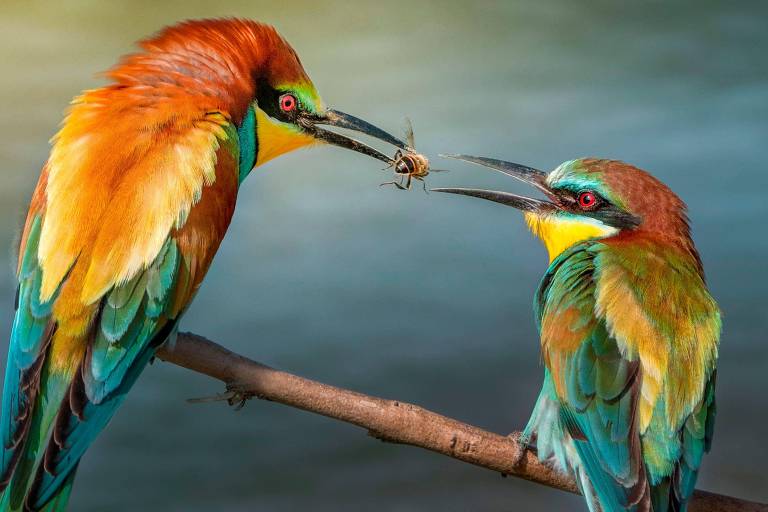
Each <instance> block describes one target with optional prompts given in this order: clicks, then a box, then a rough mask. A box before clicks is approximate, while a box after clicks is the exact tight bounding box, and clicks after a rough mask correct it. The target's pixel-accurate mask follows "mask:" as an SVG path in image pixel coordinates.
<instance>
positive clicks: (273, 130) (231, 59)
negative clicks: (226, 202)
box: [108, 19, 405, 180]
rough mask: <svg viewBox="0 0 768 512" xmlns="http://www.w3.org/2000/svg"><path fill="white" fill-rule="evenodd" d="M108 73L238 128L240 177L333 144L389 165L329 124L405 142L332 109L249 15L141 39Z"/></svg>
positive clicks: (290, 53)
mask: <svg viewBox="0 0 768 512" xmlns="http://www.w3.org/2000/svg"><path fill="white" fill-rule="evenodd" d="M140 46H141V48H142V49H143V50H144V51H143V52H141V53H137V54H133V55H130V56H128V57H126V58H124V59H123V61H122V62H121V63H120V64H119V65H118V66H117V67H115V68H114V69H112V70H111V71H110V72H109V73H108V76H109V77H110V78H112V79H113V80H115V81H116V82H117V83H118V84H119V85H121V86H129V87H134V88H136V89H137V90H138V89H139V88H143V89H144V90H146V91H149V93H148V94H151V96H152V99H153V100H155V101H158V102H159V101H162V102H163V104H164V105H165V107H167V109H169V110H171V109H173V104H174V102H179V103H181V102H186V103H190V101H192V102H195V103H196V104H197V105H198V107H199V108H203V107H204V108H205V109H207V110H211V111H215V112H221V113H222V114H223V115H224V116H225V117H226V118H227V119H231V121H232V122H233V123H234V125H235V126H236V127H237V133H238V138H239V148H240V178H241V180H242V178H244V177H245V176H246V175H247V174H248V173H249V172H250V171H251V169H252V168H253V167H256V166H259V165H262V164H264V163H266V162H268V161H269V160H272V159H273V158H275V157H278V156H280V155H282V154H285V153H288V152H290V151H293V150H295V149H299V148H302V147H306V146H309V145H312V144H317V143H329V144H333V145H336V146H340V147H344V148H347V149H351V150H354V151H357V152H360V153H363V154H366V155H368V156H371V157H373V158H377V159H379V160H382V161H384V162H386V163H391V162H392V159H391V158H390V157H388V156H386V155H384V154H382V153H380V152H379V151H377V150H375V149H373V148H371V147H369V146H368V145H366V144H363V143H362V142H359V141H356V140H354V139H351V138H349V137H346V136H344V135H341V134H339V133H336V132H332V131H329V130H326V129H325V128H323V126H335V127H338V128H344V129H349V130H354V131H357V132H360V133H363V134H366V135H369V136H372V137H374V138H377V139H380V140H382V141H384V142H387V143H389V144H392V145H394V146H396V147H398V148H405V143H404V142H403V141H401V140H400V139H398V138H396V137H394V136H393V135H390V134H389V133H387V132H385V131H383V130H381V129H379V128H377V127H375V126H373V125H371V124H369V123H367V122H365V121H363V120H362V119H358V118H356V117H354V116H351V115H349V114H345V113H343V112H340V111H337V110H334V109H331V108H329V107H327V106H326V105H325V104H324V103H323V101H322V100H321V98H320V95H319V93H318V92H317V89H316V88H315V86H314V84H313V83H312V80H310V78H309V76H308V75H307V73H306V71H305V70H304V68H303V66H302V64H301V61H300V60H299V57H298V55H297V54H296V52H295V51H294V50H293V48H292V47H291V46H290V45H289V44H288V42H287V41H286V40H285V39H283V38H282V36H280V34H279V33H278V32H277V31H276V30H275V29H274V28H273V27H271V26H269V25H265V24H262V23H258V22H255V21H251V20H244V19H209V20H193V21H187V22H183V23H180V24H177V25H174V26H171V27H168V28H165V29H164V30H162V31H161V32H160V33H158V34H156V35H155V36H153V37H151V38H149V39H147V40H144V41H142V42H141V43H140Z"/></svg>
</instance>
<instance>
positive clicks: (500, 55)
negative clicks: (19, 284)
mask: <svg viewBox="0 0 768 512" xmlns="http://www.w3.org/2000/svg"><path fill="white" fill-rule="evenodd" d="M627 4H628V3H627ZM225 15H237V16H244V17H251V18H256V19H260V20H263V21H267V22H270V23H273V24H275V25H276V26H277V27H278V28H279V29H280V31H281V32H282V33H283V34H284V35H285V36H286V37H287V38H288V40H289V41H290V42H291V43H292V44H293V46H294V47H295V48H296V49H297V51H298V52H299V54H300V55H301V57H302V61H303V62H304V64H305V66H306V68H307V70H308V71H309V73H310V75H311V76H312V77H313V80H314V81H315V83H316V85H317V86H318V88H319V89H320V91H321V92H322V93H323V94H324V98H325V100H326V101H327V102H328V103H329V104H331V105H334V106H335V107H337V108H339V109H342V110H345V111H348V112H350V113H354V114H356V115H359V116H361V117H364V118H365V119H368V120H370V121H372V122H374V123H376V124H377V125H380V126H382V127H384V128H386V129H389V130H390V131H394V132H397V131H398V130H399V129H400V127H401V126H402V123H403V118H404V117H405V116H406V115H407V116H409V117H410V118H411V119H412V120H413V123H414V126H415V128H416V136H417V146H418V147H419V149H421V150H422V151H424V152H426V153H428V154H429V155H431V156H435V157H436V154H437V153H439V152H468V153H474V154H480V155H487V156H496V157H500V158H506V159H509V160H514V161H518V162H521V163H526V164H529V165H532V166H537V167H539V168H542V169H550V168H553V167H554V166H555V165H557V164H558V163H560V162H561V161H563V160H567V159H570V158H574V157H579V156H587V155H591V156H602V157H611V158H620V159H624V160H626V161H629V162H631V163H634V164H636V165H638V166H640V167H643V168H645V169H648V170H650V171H651V172H653V173H654V174H656V175H657V176H659V177H660V178H661V179H662V180H664V181H665V182H666V183H668V184H669V185H670V186H671V187H672V188H673V189H674V190H676V191H677V192H678V193H679V194H680V195H681V196H682V197H683V199H684V200H686V201H687V202H688V204H689V206H690V214H691V217H692V220H693V230H694V237H695V240H696V243H697V245H698V247H699V249H700V251H701V253H702V257H703V259H704V263H705V267H706V269H707V272H708V276H709V282H710V285H711V288H712V291H713V293H714V295H715V297H716V298H717V299H718V300H719V301H720V304H721V305H722V308H723V310H724V315H725V317H724V318H725V333H724V336H723V340H722V350H721V362H720V372H719V375H718V378H719V382H718V400H719V404H718V421H717V431H716V437H715V444H714V451H713V453H712V454H710V456H708V457H707V458H706V459H705V463H704V469H703V471H702V474H701V478H700V487H703V488H707V489H709V490H712V491H717V492H723V493H728V494H733V495H738V496H741V497H744V498H751V499H762V500H766V499H767V498H768V495H767V494H766V488H765V474H766V473H768V448H767V447H766V442H765V424H766V420H767V419H768V404H767V402H766V398H765V390H766V388H767V387H768V371H767V370H768V363H767V362H766V361H767V360H768V344H766V342H765V340H766V334H765V333H766V330H768V320H767V319H766V309H765V304H766V299H767V298H768V297H767V296H766V285H768V279H767V276H766V270H765V261H766V254H767V253H768V237H766V236H765V233H766V231H765V226H764V219H765V217H766V215H767V214H768V207H767V206H766V200H765V194H766V191H767V190H768V178H767V177H766V171H767V170H766V167H765V166H766V161H768V144H766V140H768V128H767V127H768V124H767V121H766V119H768V71H767V68H766V57H765V55H766V51H768V31H767V30H766V19H768V4H766V3H765V2H760V1H754V2H728V3H726V2H714V1H698V2H674V3H669V2H656V1H648V2H635V3H633V4H632V5H619V4H618V3H615V2H608V1H591V2H573V1H570V0H546V1H528V2H442V1H441V2H426V1H423V2H414V1H405V2H342V1H336V2H304V1H293V2H276V1H274V2H261V1H229V2H219V3H216V2H199V1H185V2H163V3H162V4H161V3H160V2H137V1H122V2H118V1H112V2H99V1H66V2H47V3H43V2H30V1H9V0H4V1H3V2H2V4H1V5H0V63H2V66H3V70H2V78H0V100H1V101H2V108H0V127H1V128H0V129H1V130H2V137H0V179H1V181H0V183H2V185H1V186H0V215H1V216H2V217H1V218H2V219H3V220H2V222H0V240H1V241H2V244H3V245H5V246H7V247H11V246H12V245H15V242H14V240H15V237H16V236H17V233H18V229H19V226H20V223H21V221H22V217H23V212H24V211H25V209H26V204H27V201H28V199H29V197H30V194H31V191H32V189H33V186H34V183H35V181H36V179H37V175H38V172H39V169H40V167H41V165H42V164H43V162H44V161H45V158H46V156H47V152H48V143H47V140H48V138H49V137H50V136H51V135H53V133H54V132H55V130H56V126H57V124H58V123H59V121H60V119H61V116H62V112H63V110H64V108H65V107H66V105H67V102H68V101H69V100H70V98H71V97H72V96H73V95H75V94H77V93H78V91H80V90H81V89H84V88H90V87H94V86H97V85H99V84H101V83H102V81H101V80H100V79H98V78H94V74H95V73H97V72H98V71H101V70H104V69H106V68H108V67H110V66H111V65H112V64H113V63H114V62H115V60H116V59H117V57H118V56H119V55H121V54H124V53H126V52H130V51H132V49H133V47H132V43H133V41H135V40H136V39H139V38H141V37H143V36H146V35H148V34H150V33H152V32H154V31H156V30H157V29H159V28H160V27H161V26H163V25H166V24H170V23H174V22H176V21H178V20H182V19H185V18H191V17H205V16H225ZM435 166H436V167H443V166H445V167H450V168H451V169H453V171H452V172H451V173H445V174H441V175H436V176H434V179H431V184H432V185H471V186H490V187H497V188H506V189H515V188H516V185H515V184H514V183H510V182H509V180H504V179H503V178H502V177H500V176H497V175H495V174H494V173H491V172H485V171H482V170H479V169H477V168H475V169H472V168H468V167H464V166H461V165H458V164H456V163H455V162H437V161H436V162H435ZM388 177H389V174H388V173H385V172H382V171H380V170H379V167H378V164H377V163H374V162H373V161H371V160H369V159H366V158H365V157H362V156H359V155H356V154H353V153H350V152H345V151H341V150H337V149H331V148H321V149H313V150H309V151H304V152H299V153H296V154H293V155H289V156H287V157H284V158H281V159H279V160H277V161H275V162H272V163H270V164H269V165H267V166H265V167H264V168H261V169H259V170H257V171H256V172H254V173H253V174H252V175H251V177H250V178H249V179H248V180H247V181H246V183H245V184H244V187H243V189H242V191H241V197H240V201H239V206H238V212H237V214H236V216H235V219H234V222H233V225H232V227H231V228H230V232H229V235H228V237H227V239H226V240H225V242H224V244H223V246H222V248H221V250H220V252H219V255H218V256H217V259H216V261H215V263H214V265H213V268H212V270H211V272H210V274H209V276H208V278H207V281H206V284H205V285H204V286H203V288H202V291H201V293H200V295H199V296H198V298H197V300H196V302H195V303H194V305H193V307H192V308H191V310H190V311H189V313H188V315H187V317H186V320H185V322H184V323H183V324H182V328H183V329H187V330H193V331H196V332H199V333H201V334H205V335H207V336H209V337H211V338H212V339H215V340H218V341H219V342H221V343H223V344H225V345H227V346H228V347H230V348H232V349H234V350H236V351H238V352H241V353H243V354H247V355H248V356H251V357H253V358H255V359H257V360H260V361H263V362H266V363H268V364H272V365H276V366H278V367H281V368H285V369H288V370H291V371H294V372H297V373H299V374H301V375H304V376H307V377H311V378H315V379H319V380H321V381H324V382H328V383H332V384H336V385H340V386H346V387H350V388H352V389H355V390H359V391H362V392H366V393H373V394H377V395H381V396H386V397H391V398H397V399H401V400H405V401H411V402H416V403H418V404H420V405H423V406H426V407H428V408H431V409H434V410H437V411H439V412H441V413H444V414H447V415H449V416H453V417H456V418H458V419H461V420H463V421H467V422H470V423H473V424H476V425H479V426H481V427H484V428H487V429H490V430H493V431H496V432H502V433H503V432H508V431H511V430H513V429H518V428H520V427H522V426H523V425H524V423H525V421H526V420H527V418H528V414H529V413H530V410H531V408H532V406H533V402H534V400H535V397H536V394H537V392H538V386H539V384H540V380H541V374H542V369H541V363H540V358H539V352H538V341H537V335H536V332H535V329H534V324H533V320H532V315H531V300H532V297H533V293H534V290H535V288H536V285H537V283H538V280H539V277H540V276H541V275H542V273H543V272H544V270H545V268H546V256H545V253H544V250H543V248H542V247H541V246H540V244H539V243H538V242H536V241H534V240H533V239H532V237H531V236H530V235H529V234H528V233H527V232H526V230H525V227H524V225H523V222H522V221H521V219H520V218H519V216H518V215H516V214H515V213H514V212H512V211H510V210H509V209H505V208H502V207H498V206H496V205H493V204H484V203H482V202H480V201H469V200H462V199H460V198H455V197H444V196H440V195H438V194H432V195H425V194H424V193H422V192H421V191H419V190H414V191H412V192H411V193H397V192H395V191H394V190H392V189H390V188H381V189H380V188H379V187H378V184H379V183H380V182H382V181H385V180H386V179H388ZM0 255H1V256H2V267H3V268H4V269H5V270H4V271H3V272H0V311H1V312H2V313H1V314H0V339H2V343H6V340H7V338H8V332H9V329H10V324H11V319H12V311H13V303H12V301H13V294H14V287H15V284H14V282H13V274H12V270H11V269H12V265H13V264H12V261H13V259H14V258H15V256H13V253H12V251H11V250H9V251H7V252H6V251H4V252H2V253H0ZM2 350H3V351H5V348H4V347H3V348H2ZM219 389H220V388H219V386H218V385H217V383H215V382H213V381H210V380H208V379H206V378H204V377H201V376H198V375H195V374H192V373H190V372H187V371H184V370H181V369H179V368H176V367H173V366H170V365H167V364H155V365H154V366H153V367H151V368H149V369H148V370H147V371H146V373H145V375H144V376H143V377H142V379H141V380H140V382H139V383H138V385H137V386H136V388H135V390H134V392H133V394H132V395H131V397H130V398H129V399H128V400H127V402H126V404H125V405H124V406H123V408H122V410H121V411H120V412H119V413H118V415H117V416H116V418H115V419H114V421H113V422H112V424H111V425H110V427H109V428H108V429H107V430H106V431H105V433H104V434H103V435H102V436H101V437H100V438H99V440H98V441H97V442H96V443H95V445H94V446H93V447H92V449H91V450H90V451H89V452H88V454H87V455H86V456H85V458H84V460H83V463H82V464H81V466H80V474H79V478H78V481H77V483H76V485H75V494H74V498H73V500H72V509H73V510H78V511H91V510H93V511H96V510H110V511H123V510H125V511H128V510H136V509H142V510H184V511H204V510H227V511H240V510H242V511H245V510H297V509H312V510H361V509H362V510H397V511H410V510H513V509H519V510H529V511H536V510H542V511H543V510H570V509H574V508H575V509H579V507H581V506H582V505H580V499H579V498H577V497H574V496H570V495H567V494H564V493H561V492H557V491H553V490H550V489H547V488H544V487H541V486H537V485H534V484H529V483H527V482H523V481H519V480H516V479H506V480H502V479H501V478H500V477H499V475H497V474H494V473H492V472H489V471H485V470H482V469H479V468H475V467H472V466H469V465H467V464H462V463H459V462H456V461H453V460H450V459H448V458H445V457H441V456H438V455H434V454H431V453H428V452H425V451H422V450H418V449H414V448H408V447H400V446H393V445H385V444H382V443H379V442H377V441H374V440H372V439H370V438H369V437H367V436H366V435H365V432H363V431H361V430H359V429H356V428H353V427H351V426H348V425H345V424H342V423H339V422H336V421H332V420H328V419H325V418H321V417H318V416H314V415H310V414H307V413H303V412H300V411H297V410H294V409H291V408H287V407H283V406H280V405H276V404H271V403H264V402H258V401H256V402H251V403H249V404H248V406H247V407H246V408H245V409H244V410H242V411H240V412H238V413H234V412H232V411H231V410H229V409H228V408H227V407H226V406H224V405H222V404H206V405H189V404H187V403H185V401H184V399H185V398H188V397H194V396H201V395H208V394H212V393H213V392H216V391H219Z"/></svg>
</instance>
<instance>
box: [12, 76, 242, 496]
mask: <svg viewBox="0 0 768 512" xmlns="http://www.w3.org/2000/svg"><path fill="white" fill-rule="evenodd" d="M89 94H92V95H94V97H87V98H85V99H81V100H80V101H81V102H83V103H81V104H80V105H77V106H76V107H75V110H74V111H73V113H71V114H70V117H69V118H68V120H67V122H66V124H65V126H64V128H63V129H62V132H60V134H59V135H58V136H57V141H56V145H55V146H54V150H53V151H52V154H51V158H50V159H49V163H48V165H47V166H46V169H44V171H43V174H42V176H41V180H40V182H39V184H38V188H37V190H36V193H35V197H33V201H32V205H31V207H30V214H29V216H28V220H27V226H26V228H25V235H24V237H23V244H22V249H21V251H20V253H21V259H20V265H19V282H20V286H19V301H18V309H17V314H16V318H15V321H14V329H13V334H12V339H11V344H10V351H9V357H8V366H7V368H8V370H7V372H6V381H5V388H4V397H3V417H2V421H1V422H0V429H1V430H2V432H1V434H2V437H3V441H4V445H3V447H2V448H3V449H2V471H3V473H2V485H3V488H5V487H7V489H6V491H5V492H4V494H3V497H2V502H1V503H2V505H4V506H5V505H9V506H10V507H12V508H13V509H14V510H15V509H16V508H18V507H20V506H22V505H26V506H28V507H31V508H33V509H38V508H40V507H42V506H44V505H45V504H46V502H49V501H50V500H52V499H54V498H56V496H57V495H60V493H62V494H66V492H68V488H69V485H70V484H71V478H72V475H73V472H74V469H75V468H76V466H77V464H78V462H79V460H80V457H81V456H82V455H83V453H84V452H85V450H86V449H87V448H88V446H89V445H90V444H91V442H92V441H93V440H94V439H95V437H96V436H97V435H98V433H99V432H100V431H101V430H102V428H103V427H104V426H105V425H106V424H107V422H109V420H110V419H111V417H112V415H113V414H114V412H115V410H116V409H117V408H118V406H119V405H120V404H121V403H122V400H123V399H124V397H125V394H126V393H127V391H128V390H129V389H130V388H131V386H132V385H133V383H134V382H135V380H136V378H137V377H138V375H139V373H140V372H141V370H142V369H143V368H144V366H145V365H146V363H147V362H148V361H149V360H150V358H151V357H152V355H153V354H154V349H155V348H156V346H157V345H159V344H160V343H162V342H163V341H165V340H166V339H167V338H168V336H169V335H170V334H171V333H172V332H173V331H174V329H175V326H176V322H177V321H178V318H179V317H180V315H181V314H182V313H183V311H184V310H185V308H186V307H187V305H188V304H189V302H190V300H191V299H192V297H193V296H194V294H195V292H196V290H197V288H198V287H199V285H200V283H201V281H202V278H203V277H204V275H205V272H206V271H207V269H208V266H209V265H210V262H211V260H212V258H213V255H214V254H215V252H216V250H217V249H218V246H219V243H220V242H221V240H222V238H223V236H224V233H225V232H226V229H227V226H228V224H229V221H230V219H231V215H232V212H233V210H234V204H235V197H236V194H237V185H238V145H237V134H236V131H235V129H234V128H233V127H232V126H231V125H230V124H229V122H228V120H227V119H226V118H225V116H224V115H223V114H221V113H219V112H216V111H207V110H206V111H203V112H202V113H199V115H198V117H197V118H193V117H192V114H191V113H185V112H183V111H181V112H170V111H169V112H165V114H167V115H168V116H169V118H168V119H166V118H162V119H158V120H155V121H156V123H155V124H154V125H153V126H154V127H155V128H154V129H152V130H150V129H146V119H145V120H144V122H143V123H139V120H138V119H134V121H135V122H136V123H135V124H133V127H134V129H133V131H129V133H125V131H126V129H125V126H131V122H130V121H131V120H130V119H125V117H126V116H129V115H130V114H127V113H126V114H125V115H124V116H123V119H121V122H120V123H116V126H115V131H116V132H117V133H116V134H113V137H112V138H102V137H101V135H100V134H103V133H104V132H103V130H99V129H97V128H98V125H99V124H102V123H100V121H101V122H103V121H104V116H107V117H111V116H112V115H116V114H118V113H119V112H112V111H110V109H117V110H120V107H119V106H115V105H119V103H116V102H106V103H102V102H100V95H101V94H103V90H100V91H94V92H92V93H89ZM78 109H85V111H84V112H83V111H79V110H78ZM127 111H128V112H134V111H135V112H139V113H141V114H134V115H136V116H138V117H141V115H145V116H146V115H147V112H146V109H144V110H142V109H127ZM185 116H187V117H185ZM73 117H74V118H73ZM190 117H192V118H190ZM115 136H116V137H118V139H119V140H115ZM97 164H98V165H97ZM108 164H113V166H110V165H108ZM94 166H96V168H94Z"/></svg>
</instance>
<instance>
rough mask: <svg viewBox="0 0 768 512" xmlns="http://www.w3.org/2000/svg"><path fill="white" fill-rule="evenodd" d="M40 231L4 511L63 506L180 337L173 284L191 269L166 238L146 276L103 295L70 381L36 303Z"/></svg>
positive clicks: (12, 402) (6, 457)
mask: <svg viewBox="0 0 768 512" xmlns="http://www.w3.org/2000/svg"><path fill="white" fill-rule="evenodd" d="M38 230H39V228H38V224H34V225H33V229H32V231H31V233H30V236H29V240H28V242H27V245H26V248H25V253H24V254H23V255H22V257H23V260H22V264H21V272H20V276H19V278H20V283H21V284H20V294H19V297H20V298H19V308H18V310H17V314H16V321H15V324H14V335H13V337H12V340H11V348H10V354H9V366H8V367H9V372H8V374H7V377H6V382H5V395H4V403H3V425H2V427H3V430H2V434H3V439H4V441H5V444H4V450H3V470H4V475H6V477H5V486H6V487H5V489H6V490H5V492H4V494H3V497H2V500H3V501H2V502H0V504H2V505H3V506H4V507H5V508H4V509H3V510H5V509H8V510H21V509H22V508H23V507H24V506H26V507H29V508H31V509H33V510H59V509H61V510H63V509H64V507H65V506H66V501H67V496H68V494H69V491H70V489H71V484H72V480H73V478H74V472H75V470H76V467H77V464H78V462H79V460H80V457H81V456H82V455H83V453H84V452H85V450H86V449H87V448H88V446H89V445H90V444H91V443H92V442H93V440H94V439H95V437H96V436H97V435H98V433H99V432H100V431H101V430H102V429H103V428H104V426H106V424H107V423H108V422H109V420H110V419H111V418H112V416H113V414H114V412H115V411H116V409H117V408H118V407H119V405H120V404H121V403H122V401H123V399H124V397H125V395H126V393H127V392H128V391H129V390H130V388H131V387H132V385H133V383H134V382H135V381H136V378H137V377H138V375H139V374H140V373H141V371H142V370H143V368H144V367H145V365H146V364H147V362H148V361H149V360H150V359H151V357H152V355H153V354H154V350H155V348H156V347H157V345H159V344H160V343H162V342H163V341H165V339H166V338H168V336H169V335H171V333H172V331H173V330H174V328H175V325H176V318H175V317H176V315H175V314H173V313H172V312H173V311H177V310H178V306H177V304H175V300H176V293H175V290H176V283H177V281H179V279H180V278H179V276H180V274H184V273H185V272H187V266H186V264H185V262H184V259H183V257H182V256H181V254H180V252H179V249H178V246H177V244H176V241H175V240H174V239H173V238H169V239H168V240H167V241H166V242H165V244H164V245H163V248H162V250H161V251H160V253H159V254H158V256H157V257H156V259H155V260H154V261H153V263H152V264H151V265H150V266H149V267H148V268H147V269H145V270H143V271H141V272H140V273H138V274H137V275H136V276H134V277H132V278H131V279H129V280H128V281H127V282H125V283H122V284H120V285H118V286H115V287H114V288H113V289H112V290H110V291H109V292H108V293H107V294H106V295H105V296H104V297H103V298H102V300H101V302H100V304H99V307H98V313H97V315H96V318H95V319H94V321H93V322H92V325H91V327H90V328H89V330H88V332H87V333H86V334H85V335H84V336H85V338H84V340H83V341H82V342H83V344H84V345H85V346H86V351H85V357H84V358H83V359H82V362H81V363H80V366H79V368H77V369H76V371H75V372H74V373H73V374H71V375H63V374H61V373H60V372H58V371H57V370H56V369H55V364H53V363H54V362H55V360H56V358H57V357H60V354H59V353H58V352H57V349H56V345H55V343H54V344H50V343H49V342H50V338H51V336H52V334H51V333H53V332H55V330H56V327H55V325H54V324H53V321H52V320H51V310H50V304H47V305H45V304H38V303H35V300H34V297H39V294H36V293H35V292H36V286H39V274H40V270H39V268H38V267H37V265H36V264H35V263H34V262H35V261H36V253H35V247H34V245H35V243H36V240H37V239H36V238H35V237H36V236H37V233H38ZM186 281H188V279H186ZM52 302H54V301H52ZM46 326H47V327H46ZM51 326H53V327H51ZM46 333H48V334H46ZM49 345H50V346H49ZM12 361H13V362H14V366H11V362H12ZM11 369H13V370H15V371H10V370H11ZM31 404H34V407H33V406H32V405H31ZM27 433H30V434H34V435H26V434H27ZM9 441H11V442H9Z"/></svg>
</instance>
